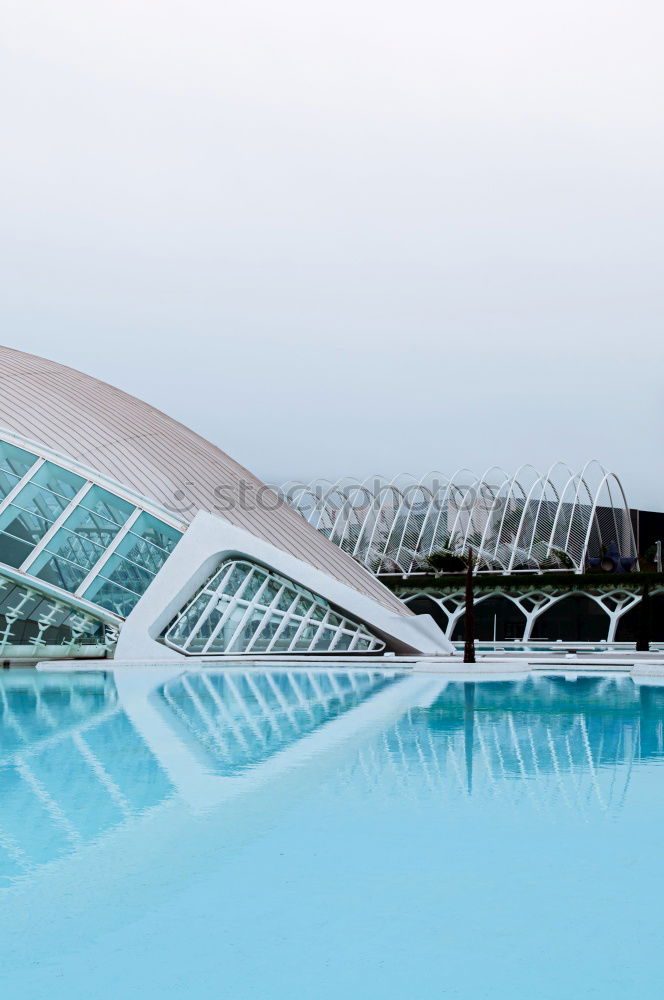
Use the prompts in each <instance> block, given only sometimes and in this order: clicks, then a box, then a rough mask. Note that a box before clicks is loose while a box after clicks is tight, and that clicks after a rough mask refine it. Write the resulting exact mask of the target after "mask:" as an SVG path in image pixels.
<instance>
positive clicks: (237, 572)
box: [163, 559, 385, 656]
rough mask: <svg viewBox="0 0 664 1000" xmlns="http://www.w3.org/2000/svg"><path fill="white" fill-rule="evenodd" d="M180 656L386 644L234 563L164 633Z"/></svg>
mask: <svg viewBox="0 0 664 1000" xmlns="http://www.w3.org/2000/svg"><path fill="white" fill-rule="evenodd" d="M163 638H164V641H165V643H166V644H167V645H168V646H171V647H172V648H173V649H177V650H178V652H181V653H186V654H188V655H190V656H195V655H206V656H207V655H214V654H222V653H257V654H258V653H261V654H265V653H280V654H283V653H331V652H346V653H369V652H379V651H381V650H383V649H384V648H385V643H384V642H382V641H381V640H380V639H377V638H376V637H375V636H373V635H371V633H370V632H368V631H367V629H366V628H364V626H362V625H360V624H358V623H357V622H355V621H352V620H351V619H350V618H347V617H345V616H343V615H341V614H340V613H338V612H336V611H334V610H333V609H332V608H331V607H330V605H329V604H328V603H327V601H325V600H324V599H323V598H322V597H319V596H318V595H317V594H314V593H312V592H311V591H309V590H305V588H304V587H301V586H300V585H299V584H296V583H294V582H293V581H292V580H289V579H287V578H286V577H282V576H279V575H278V574H276V573H273V572H271V571H270V570H268V569H266V568H265V567H263V566H258V565H256V564H255V563H251V562H249V561H248V560H245V559H230V560H227V561H225V562H224V563H222V565H221V566H220V568H219V570H218V571H217V572H216V573H215V574H214V576H213V577H212V578H211V579H210V580H209V581H208V582H207V583H206V584H205V586H204V587H203V588H202V589H201V590H200V591H199V593H198V594H197V595H196V597H195V598H194V599H193V601H191V602H190V604H188V605H187V606H186V607H185V609H184V610H183V611H182V612H180V614H178V616H177V618H176V619H175V620H174V621H173V622H172V623H171V625H170V626H169V627H168V628H167V629H166V631H165V633H164V636H163Z"/></svg>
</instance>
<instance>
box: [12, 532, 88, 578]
mask: <svg viewBox="0 0 664 1000" xmlns="http://www.w3.org/2000/svg"><path fill="white" fill-rule="evenodd" d="M47 549H48V551H49V552H51V553H53V554H54V555H58V556H62V557H63V558H64V559H68V560H69V561H70V562H74V563H76V564H77V565H78V566H82V567H83V569H84V570H85V571H86V573H88V572H89V571H90V570H91V569H92V567H93V566H94V564H95V563H96V562H98V561H99V559H101V557H102V556H103V554H104V550H103V548H102V547H101V546H100V545H93V544H92V542H89V541H87V540H86V539H85V538H80V537H79V536H78V535H74V534H72V533H71V531H67V529H66V528H60V530H59V531H57V532H56V533H55V535H54V536H53V538H52V539H51V540H50V542H49V543H48V545H47ZM41 558H42V556H41V555H40V556H38V557H37V561H36V563H35V565H34V566H31V567H30V572H31V573H34V572H35V570H36V569H37V564H39V565H40V566H41V562H40V559H41Z"/></svg>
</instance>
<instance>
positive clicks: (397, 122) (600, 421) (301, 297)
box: [0, 0, 664, 509]
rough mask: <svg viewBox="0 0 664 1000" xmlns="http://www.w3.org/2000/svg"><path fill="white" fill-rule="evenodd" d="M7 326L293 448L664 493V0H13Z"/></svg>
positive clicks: (421, 468)
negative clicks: (615, 477)
mask: <svg viewBox="0 0 664 1000" xmlns="http://www.w3.org/2000/svg"><path fill="white" fill-rule="evenodd" d="M0 11H1V23H0V44H1V48H2V51H1V52H0V78H1V81H2V82H1V93H2V109H1V110H2V126H1V127H2V155H1V157H0V181H1V183H0V199H1V210H2V225H1V226H0V250H1V254H2V267H1V277H0V281H1V282H2V295H1V304H0V308H1V322H2V337H1V340H2V341H3V342H4V343H6V344H8V345H10V346H12V347H17V348H20V349H23V350H27V351H31V352H34V353H38V354H44V355H47V356H48V357H51V358H54V359H56V360H58V361H61V362H64V363H66V364H69V365H73V366H74V367H77V368H80V369H82V370H84V371H86V372H89V373H90V374H93V375H96V376H98V377H101V378H104V379H106V380H107V381H109V382H112V383H114V384H116V385H119V386H121V387H122V388H124V389H126V390H128V391H129V392H132V393H134V394H136V395H138V396H141V397H142V398H144V399H146V400H149V401H150V402H151V403H153V404H155V405H157V406H159V407H160V408H162V409H164V410H166V411H167V412H169V413H171V414H172V415H173V416H175V417H177V418H178V419H180V420H182V421H183V422H185V423H187V424H189V425H190V426H192V427H194V428H195V429H196V430H197V431H199V432H200V433H202V434H203V435H205V436H206V437H209V438H210V439H211V440H213V441H215V442H216V443H217V444H219V445H220V446H221V447H222V448H223V449H224V450H226V451H228V452H229V453H230V454H232V455H233V457H234V458H236V459H237V460H238V461H241V462H242V463H244V464H245V465H247V466H249V467H250V468H251V469H252V470H253V471H255V472H256V473H258V474H259V475H261V476H262V477H264V478H266V479H269V480H274V479H277V480H281V479H287V478H292V477H298V476H302V477H310V476H311V477H313V476H316V475H326V474H327V475H330V476H335V475H338V474H342V473H346V474H356V475H365V474H369V473H374V472H380V473H384V474H388V475H391V474H393V473H396V472H400V471H408V472H412V473H414V474H419V473H424V472H426V471H428V470H429V469H439V470H442V471H449V472H451V471H453V470H454V469H455V468H456V467H457V466H470V467H472V468H475V469H477V470H478V471H482V469H483V468H484V467H486V466H490V465H492V464H494V463H496V464H499V465H502V466H504V467H506V468H507V469H508V470H514V469H515V468H516V467H517V466H518V465H520V464H521V463H522V462H532V463H534V464H535V465H538V466H543V467H544V466H547V465H548V464H550V463H551V462H552V461H554V460H555V459H557V458H564V459H565V460H566V461H567V462H568V463H570V464H572V465H576V466H580V465H581V464H582V463H583V462H584V461H585V460H586V459H587V458H590V457H597V458H599V459H600V460H601V461H602V462H603V463H604V464H606V465H608V466H609V467H611V468H613V469H614V470H615V471H617V472H618V473H619V474H620V475H621V478H622V479H623V482H624V484H625V487H626V490H627V494H628V497H629V499H630V501H631V502H632V504H634V505H637V506H639V505H640V506H643V507H651V508H656V507H659V508H660V509H664V495H663V494H664V491H663V490H662V488H661V487H662V464H663V435H662V420H663V417H664V401H663V390H662V384H663V378H662V361H663V355H664V348H663V346H662V318H663V315H664V283H663V280H662V261H663V259H664V255H663V249H664V247H663V245H662V244H663V242H664V235H663V234H664V227H663V222H664V211H663V208H664V206H663V190H662V177H663V176H664V170H663V168H664V162H663V160H664V155H663V152H664V150H663V144H664V138H663V136H664V129H663V125H664V123H663V121H662V118H663V117H664V111H663V107H664V105H663V102H662V91H663V87H664V61H663V60H662V51H661V50H662V37H663V28H664V24H663V21H664V8H662V5H661V3H658V2H639V0H619V2H611V0H602V2H599V0H591V2H583V0H556V2H555V3H554V2H550V3H542V2H538V0H503V2H497V0H465V2H464V3H459V2H458V0H457V2H455V3H451V2H449V0H409V2H408V3H406V2H405V0H400V2H393V0H380V2H379V0H352V2H351V0H328V2H325V3H322V2H319V0H284V2H282V3H276V2H274V0H271V2H269V0H241V2H240V0H234V2H230V3H224V2H216V3H213V2H212V0H186V2H185V0H180V2H173V0H138V2H137V0H131V2H130V0H112V2H110V0H94V2H92V3H91V2H90V0H58V2H57V3H53V2H52V0H43V2H36V0H3V2H2V4H1V5H0Z"/></svg>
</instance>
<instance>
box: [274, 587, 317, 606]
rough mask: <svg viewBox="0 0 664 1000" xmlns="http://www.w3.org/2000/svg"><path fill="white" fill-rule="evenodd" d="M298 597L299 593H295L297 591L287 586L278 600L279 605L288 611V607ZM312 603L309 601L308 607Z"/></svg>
mask: <svg viewBox="0 0 664 1000" xmlns="http://www.w3.org/2000/svg"><path fill="white" fill-rule="evenodd" d="M296 597H297V594H296V593H295V591H294V590H290V589H289V588H288V587H286V589H285V590H284V592H283V594H282V595H281V597H280V598H279V600H278V601H277V607H278V608H279V610H280V611H288V609H289V608H290V606H291V604H292V603H293V601H294V600H295V598H296ZM310 605H311V601H307V607H309V606H310Z"/></svg>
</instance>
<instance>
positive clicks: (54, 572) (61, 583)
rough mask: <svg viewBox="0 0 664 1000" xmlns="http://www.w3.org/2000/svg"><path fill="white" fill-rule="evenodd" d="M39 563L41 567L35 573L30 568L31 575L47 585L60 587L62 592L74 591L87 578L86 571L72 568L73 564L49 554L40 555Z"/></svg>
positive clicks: (75, 567) (80, 568)
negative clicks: (51, 584) (44, 581)
mask: <svg viewBox="0 0 664 1000" xmlns="http://www.w3.org/2000/svg"><path fill="white" fill-rule="evenodd" d="M44 557H45V558H44ZM39 562H40V563H43V565H42V566H41V567H40V569H39V570H37V571H35V569H32V568H31V573H32V575H33V576H37V577H39V579H40V580H46V581H47V583H53V584H55V586H56V587H62V588H63V590H69V591H74V590H76V588H77V587H80V585H81V584H82V583H83V581H84V579H85V577H86V576H87V570H85V569H83V567H81V566H74V565H73V563H70V562H67V561H66V560H65V559H59V558H58V557H57V556H52V555H50V554H49V553H42V556H40V558H39Z"/></svg>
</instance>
